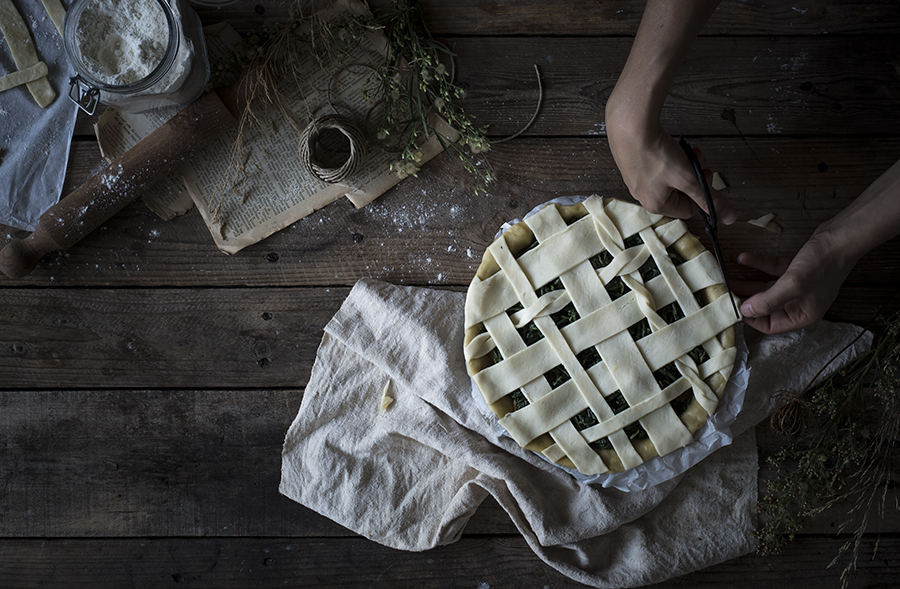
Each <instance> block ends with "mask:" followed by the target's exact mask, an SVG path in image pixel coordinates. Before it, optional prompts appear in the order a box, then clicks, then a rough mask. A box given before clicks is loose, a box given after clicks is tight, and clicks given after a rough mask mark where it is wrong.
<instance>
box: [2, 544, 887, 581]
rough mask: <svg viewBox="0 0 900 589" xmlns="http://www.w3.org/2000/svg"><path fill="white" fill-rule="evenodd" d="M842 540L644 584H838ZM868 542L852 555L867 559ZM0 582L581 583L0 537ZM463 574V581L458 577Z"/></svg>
mask: <svg viewBox="0 0 900 589" xmlns="http://www.w3.org/2000/svg"><path fill="white" fill-rule="evenodd" d="M843 542H844V540H843V539H841V538H837V539H833V538H820V537H812V538H804V539H802V540H799V541H798V542H796V543H794V544H792V545H789V546H788V548H787V549H785V551H784V552H783V553H782V554H781V555H778V556H769V557H764V558H763V557H759V556H756V555H754V554H749V555H746V556H742V557H739V558H736V559H733V560H730V561H728V562H725V563H722V564H718V565H715V566H712V567H710V568H708V569H705V570H703V571H698V572H695V573H691V574H689V575H685V576H684V577H681V578H679V579H674V580H671V581H666V582H663V583H659V584H655V585H653V586H652V587H653V588H654V589H670V588H676V587H700V588H710V589H712V588H720V587H730V588H733V589H757V588H758V587H761V586H764V585H765V584H768V585H769V586H773V587H791V588H796V589H820V588H821V587H837V586H840V571H841V568H842V567H843V565H844V563H845V562H846V561H845V560H843V559H842V560H840V561H839V562H838V563H837V564H836V566H835V567H833V568H827V567H828V564H829V563H830V561H831V560H832V558H833V557H834V555H836V554H837V552H838V550H839V549H840V546H841V544H843ZM874 545H875V541H874V540H867V541H866V542H864V544H863V546H862V547H861V553H862V554H864V555H870V554H871V553H872V551H873V549H874V548H875V546H874ZM0 553H2V554H3V555H4V559H3V561H2V562H0V584H2V585H3V586H4V587H15V588H25V587H47V586H56V585H57V584H59V583H64V584H65V585H66V586H68V587H88V586H89V587H93V588H96V589H107V588H109V589H113V588H115V589H120V588H121V587H142V588H155V587H172V586H178V584H186V585H187V586H190V587H197V588H206V587H208V588H210V589H230V588H237V587H254V588H257V589H266V588H269V587H284V586H289V587H321V588H335V589H348V588H360V589H362V588H366V589H369V588H381V587H391V588H405V587H410V588H412V587H416V588H441V589H443V588H446V587H466V588H471V587H516V588H521V589H545V588H548V589H575V588H579V587H584V585H582V584H580V583H576V582H574V581H572V580H570V579H567V578H566V577H564V576H562V575H561V574H559V573H558V572H556V571H554V570H553V569H552V568H550V567H548V566H547V565H546V564H544V563H543V562H541V561H540V560H539V559H538V558H537V557H536V556H535V555H534V553H533V552H532V551H531V550H530V549H529V548H528V547H527V545H526V544H525V542H524V540H522V539H520V538H514V537H498V538H470V537H464V538H463V539H462V540H461V541H459V542H457V543H456V544H452V545H449V546H442V547H440V548H436V549H434V550H431V551H428V552H424V553H409V552H400V551H397V550H392V549H389V548H384V547H381V546H377V545H374V544H372V543H371V542H369V541H367V540H362V539H352V538H347V539H328V540H325V539H273V538H258V539H257V538H244V539H184V538H174V539H171V540H160V539H135V540H107V539H97V540H49V541H48V540H43V539H41V540H26V541H10V540H0ZM898 556H900V540H898V539H897V538H896V537H893V536H890V537H882V538H881V540H880V541H879V542H878V549H877V552H876V557H875V558H874V559H872V560H870V559H869V558H868V557H863V558H860V559H859V562H858V569H857V570H856V571H855V572H854V574H853V576H852V577H851V581H850V585H849V587H850V588H851V589H857V588H860V589H861V588H864V587H866V588H874V587H883V588H889V587H895V586H896V580H897V576H898V575H900V568H898V564H897V562H898ZM463 579H465V580H466V581H462V580H463Z"/></svg>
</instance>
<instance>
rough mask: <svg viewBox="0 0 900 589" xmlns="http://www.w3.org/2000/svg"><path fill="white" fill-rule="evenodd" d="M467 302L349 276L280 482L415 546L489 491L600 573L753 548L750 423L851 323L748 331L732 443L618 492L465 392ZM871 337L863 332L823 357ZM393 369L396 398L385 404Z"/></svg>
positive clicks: (548, 548)
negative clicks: (526, 442) (764, 333)
mask: <svg viewBox="0 0 900 589" xmlns="http://www.w3.org/2000/svg"><path fill="white" fill-rule="evenodd" d="M464 301H465V295H464V294H463V293H458V292H449V291H438V290H431V289H423V288H413V287H398V286H393V285H389V284H386V283H382V282H377V281H371V280H363V281H360V282H359V283H357V285H356V286H355V287H354V288H353V290H352V292H351V293H350V295H349V296H348V298H347V300H346V301H345V302H344V304H343V305H342V307H341V309H340V310H339V311H338V313H337V314H336V315H335V317H334V318H333V319H332V320H331V322H330V323H329V324H328V325H327V326H326V328H325V334H324V336H323V338H322V344H321V346H320V348H319V351H318V354H317V356H316V361H315V364H314V366H313V369H312V374H311V376H310V381H309V384H308V386H307V387H306V390H305V392H304V394H303V400H302V403H301V407H300V411H299V413H298V414H297V417H296V419H295V420H294V422H293V424H292V425H291V427H290V429H289V430H288V433H287V436H286V439H285V444H284V453H283V463H282V481H281V487H280V491H281V492H282V493H283V494H284V495H285V496H287V497H289V498H291V499H293V500H295V501H297V502H299V503H301V504H303V505H305V506H307V507H309V508H310V509H313V510H314V511H316V512H318V513H320V514H322V515H325V516H327V517H329V518H331V519H332V520H334V521H336V522H338V523H339V524H341V525H343V526H345V527H347V528H349V529H351V530H353V531H355V532H357V533H359V534H361V535H363V536H365V537H366V538H369V539H371V540H374V541H376V542H378V543H380V544H384V545H386V546H391V547H393V548H398V549H403V550H415V551H419V550H427V549H429V548H432V547H434V546H438V545H441V544H448V543H451V542H454V541H456V540H458V539H459V538H460V537H461V535H462V533H463V529H464V528H465V525H466V522H467V521H468V520H469V518H470V517H471V516H472V514H473V513H474V512H475V510H476V509H477V508H478V506H479V504H480V503H481V502H482V501H483V500H484V499H485V498H486V497H487V496H488V495H490V496H492V497H493V498H494V499H495V500H496V501H497V502H498V503H499V504H500V505H501V506H502V507H503V509H505V510H506V511H507V513H508V514H509V516H510V518H511V519H512V521H513V522H514V524H515V525H516V527H517V528H518V530H519V531H520V532H521V534H522V536H523V537H524V538H525V540H526V541H527V543H528V545H529V546H530V547H531V548H532V549H533V550H534V552H535V553H536V554H537V555H538V556H539V557H540V558H541V559H542V560H543V561H544V562H546V563H547V564H548V565H550V566H552V567H553V568H555V569H556V570H558V571H559V572H561V573H562V574H564V575H566V576H568V577H570V578H572V579H574V580H577V581H579V582H581V583H585V584H587V585H592V586H595V587H633V586H639V585H645V584H649V583H654V582H659V581H663V580H665V579H667V578H671V577H675V576H679V575H682V574H686V573H688V572H691V571H694V570H698V569H701V568H705V567H707V566H710V565H713V564H716V563H719V562H722V561H725V560H728V559H730V558H734V557H736V556H740V555H743V554H746V553H748V552H750V551H752V550H753V549H754V547H755V541H754V539H753V536H752V531H753V529H754V524H755V507H756V494H757V491H756V488H757V482H756V473H757V453H756V440H755V437H754V432H753V427H752V426H753V425H755V424H756V423H758V422H759V421H760V420H761V419H763V418H764V417H765V416H766V415H768V414H769V413H770V412H771V411H772V410H773V409H774V408H775V406H776V401H775V400H774V396H775V395H774V394H775V393H776V392H777V391H779V390H788V391H798V390H800V389H802V388H803V386H804V385H805V384H806V382H807V381H808V380H809V378H811V377H812V376H813V375H815V373H816V372H818V370H819V369H820V368H821V366H822V365H823V364H824V363H825V362H827V361H828V360H829V359H830V358H831V357H832V356H833V355H834V354H835V353H837V352H838V351H840V350H841V349H842V348H843V347H844V346H845V345H846V344H847V343H849V342H850V341H851V340H852V339H853V338H854V337H856V336H857V335H858V334H859V332H860V329H859V328H858V327H854V326H850V325H843V324H833V323H826V322H820V323H818V324H817V325H815V326H813V327H811V328H809V329H806V330H803V331H798V332H794V333H791V334H787V335H785V336H778V337H767V338H748V340H749V341H748V346H749V348H750V365H751V376H750V384H749V386H748V390H747V400H746V401H745V405H744V410H743V412H742V414H741V416H740V417H739V418H738V423H736V424H735V427H734V433H735V435H736V438H735V440H734V442H733V444H732V445H730V446H727V447H725V448H722V449H720V450H718V451H716V452H715V453H713V454H712V455H711V456H710V457H709V458H707V459H706V460H704V461H703V462H701V463H700V464H698V465H697V466H695V467H694V468H692V469H691V470H690V471H688V472H687V473H686V474H684V475H682V476H680V477H678V478H676V479H673V480H670V481H667V482H665V483H662V484H660V485H657V486H655V487H653V488H650V489H648V490H645V491H636V492H631V493H627V492H622V491H617V490H614V489H603V488H600V487H597V486H591V485H586V484H582V483H579V482H577V481H576V480H575V479H574V478H573V477H572V476H571V475H570V474H568V473H566V472H565V471H563V470H561V469H559V468H557V467H556V466H554V465H552V464H550V463H548V462H547V461H545V460H543V459H542V458H540V457H538V456H537V455H535V454H532V453H530V452H527V451H524V450H522V449H521V448H519V446H518V445H517V444H516V443H515V442H514V441H513V440H512V439H510V438H509V437H507V436H503V435H500V436H498V435H495V434H494V433H493V431H492V427H491V424H490V422H489V418H488V417H486V416H485V415H484V414H483V413H482V412H481V411H480V410H479V409H478V407H476V406H475V404H474V403H473V399H472V396H471V394H470V388H471V384H470V378H469V375H468V374H467V373H466V368H465V361H464V358H463V355H462V348H463V346H462V341H463V330H462V325H463V308H464ZM870 342H871V334H865V336H864V337H862V338H860V339H859V341H858V342H857V343H856V344H855V345H854V346H853V347H852V348H851V349H849V350H848V351H847V352H846V353H845V354H843V355H842V358H841V360H840V361H838V362H835V363H834V364H832V366H831V369H832V370H833V369H836V368H837V367H838V366H841V365H843V364H844V363H845V362H846V361H847V360H849V359H850V358H852V357H853V356H855V355H856V354H857V353H859V352H860V351H862V350H864V349H866V348H867V347H868V346H869V345H870ZM823 376H824V375H823ZM388 382H390V388H389V394H390V396H391V397H393V398H394V399H395V400H394V402H393V403H392V404H391V405H390V406H389V407H388V408H387V409H385V410H382V409H381V400H382V394H383V391H384V390H385V385H386V384H387V383H388ZM741 432H743V433H741ZM738 434H740V435H738Z"/></svg>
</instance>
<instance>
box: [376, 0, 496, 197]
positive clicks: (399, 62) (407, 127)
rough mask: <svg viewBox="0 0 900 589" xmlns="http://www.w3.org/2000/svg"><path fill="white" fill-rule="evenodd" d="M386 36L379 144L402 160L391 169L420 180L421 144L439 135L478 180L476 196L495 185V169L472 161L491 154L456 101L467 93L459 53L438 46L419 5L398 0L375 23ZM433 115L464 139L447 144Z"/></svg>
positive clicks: (482, 130)
mask: <svg viewBox="0 0 900 589" xmlns="http://www.w3.org/2000/svg"><path fill="white" fill-rule="evenodd" d="M375 24H376V26H378V27H381V28H383V29H384V31H385V35H386V36H387V39H388V53H387V59H386V61H385V64H384V66H383V67H382V68H381V69H380V71H379V73H380V74H381V79H382V82H383V86H382V98H383V100H384V103H385V106H386V108H385V110H384V119H383V121H382V125H381V127H380V128H379V130H378V137H377V138H378V139H379V140H380V141H382V142H383V145H384V146H385V147H386V148H388V149H391V148H392V147H396V146H398V145H399V146H400V149H399V152H398V153H399V157H398V159H397V160H396V161H395V162H393V164H392V165H391V169H392V170H394V171H395V172H396V173H397V174H398V175H399V176H400V177H401V178H405V177H406V176H409V175H415V174H416V173H417V172H418V171H419V166H420V164H421V161H422V151H421V149H420V145H421V144H422V142H424V141H425V140H427V139H428V138H429V137H431V135H432V134H435V135H436V136H437V138H438V140H439V141H440V142H441V145H442V146H443V147H444V150H445V151H446V152H447V153H448V154H450V155H454V154H455V155H456V156H457V157H458V158H459V159H460V160H461V161H462V163H463V166H464V167H465V169H466V170H467V171H469V172H470V173H472V174H473V175H474V176H475V178H476V187H475V190H476V192H480V191H483V190H484V188H485V185H486V184H487V183H489V182H491V181H492V180H493V179H494V177H493V172H492V171H491V169H490V166H489V165H488V164H487V163H486V161H484V163H483V166H482V165H480V164H481V163H482V162H481V161H479V160H477V159H476V158H473V157H472V156H473V155H475V154H480V153H483V152H485V151H487V150H488V149H490V144H489V142H488V140H487V138H486V137H485V128H484V127H478V126H476V125H475V123H474V121H473V120H472V119H471V118H470V117H469V116H467V115H466V113H465V112H464V111H463V109H462V108H461V107H460V106H459V105H458V104H457V103H456V100H459V99H462V98H464V97H465V90H464V89H463V88H461V87H460V86H458V85H456V84H455V82H454V80H453V58H454V57H455V56H454V54H453V53H452V52H451V51H450V50H449V49H448V48H447V47H446V46H444V45H443V44H442V43H440V42H438V41H436V40H435V39H434V38H433V37H432V35H431V32H430V31H429V30H428V27H427V26H426V25H425V21H424V19H423V18H422V12H421V7H420V5H419V2H418V0H396V1H395V2H394V5H393V8H392V9H391V10H390V11H387V12H385V13H383V14H379V15H377V16H376V18H375ZM432 110H434V111H436V112H437V113H438V114H440V115H441V116H442V117H443V118H444V119H445V120H446V121H447V122H448V123H449V124H450V126H452V127H453V128H454V129H456V131H458V132H459V135H460V138H459V141H458V142H456V143H451V142H448V141H447V140H446V139H445V138H444V137H443V136H442V135H441V134H440V133H437V132H436V131H435V130H434V128H433V127H432V125H431V122H430V120H429V113H430V112H431V111H432Z"/></svg>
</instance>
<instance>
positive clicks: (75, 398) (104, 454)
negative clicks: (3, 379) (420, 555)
mask: <svg viewBox="0 0 900 589" xmlns="http://www.w3.org/2000/svg"><path fill="white" fill-rule="evenodd" d="M301 397H302V392H301V390H300V389H280V390H272V389H264V388H259V389H246V390H183V389H176V390H103V389H88V390H80V391H78V390H52V391H6V392H0V449H2V450H0V455H2V463H3V465H4V485H3V488H2V490H0V514H2V517H0V537H7V538H12V537H18V538H29V537H30V538H34V537H48V538H53V537H141V536H151V537H161V536H180V537H185V536H217V537H246V536H270V537H275V536H281V537H307V538H309V537H341V536H348V535H352V534H351V533H350V532H348V531H347V530H346V529H344V528H343V527H341V526H339V525H338V524H336V523H334V522H332V521H330V520H328V519H326V518H325V517H322V516H319V515H317V514H315V513H312V512H311V511H310V510H308V509H306V508H304V507H302V506H300V505H298V504H296V503H294V502H292V501H290V500H288V499H286V498H284V497H282V496H281V495H279V494H278V483H279V477H280V465H281V447H282V443H283V441H284V434H285V432H286V431H287V429H288V427H289V426H290V423H291V422H292V421H293V419H294V416H295V415H296V413H297V411H298V410H299V407H300V400H301ZM757 431H758V433H759V436H758V439H759V444H760V454H761V456H763V457H765V456H770V455H772V454H773V453H774V452H775V451H776V450H777V449H778V448H780V447H781V445H782V444H783V441H782V440H780V439H778V438H777V437H775V436H774V435H772V434H771V433H770V431H769V430H768V426H766V425H761V426H759V427H758V428H757ZM775 475H776V473H775V472H774V470H773V468H772V467H771V466H770V465H769V464H768V463H767V462H766V461H765V460H764V459H763V460H761V463H760V490H761V491H763V490H764V484H765V481H766V480H768V479H771V478H772V477H773V476H775ZM897 493H898V492H892V496H896V494H897ZM889 504H892V503H891V502H890V501H889ZM850 505H852V503H851V502H847V501H844V502H839V503H838V504H837V505H836V506H835V508H834V509H832V510H830V511H829V512H827V513H824V514H822V515H820V516H818V517H816V518H812V519H810V520H809V521H808V522H807V525H806V527H805V528H804V532H805V533H834V532H836V531H837V530H838V528H839V526H840V525H841V524H843V523H845V522H847V521H848V520H847V516H846V514H847V511H848V508H849V507H850ZM850 524H851V526H850V527H848V528H847V530H848V531H855V529H856V528H855V527H853V526H855V525H856V523H855V521H851V522H850ZM898 526H900V512H897V511H896V510H889V511H888V512H887V513H886V516H885V517H884V518H872V519H871V521H870V523H869V526H868V528H867V530H868V531H869V532H871V533H876V532H891V531H894V530H896V529H898ZM466 533H467V534H476V535H484V534H516V533H517V532H516V529H515V527H514V526H513V524H512V522H511V520H510V519H509V517H508V516H507V514H506V512H505V511H503V510H502V509H501V508H500V506H499V505H498V504H497V503H496V502H495V501H493V500H490V499H489V500H488V501H486V502H485V503H484V504H482V505H481V506H480V507H479V509H478V511H477V512H476V514H475V516H474V517H473V518H472V519H471V520H470V522H469V524H468V525H467V527H466ZM0 560H2V559H0ZM0 586H4V587H5V585H2V583H0Z"/></svg>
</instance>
